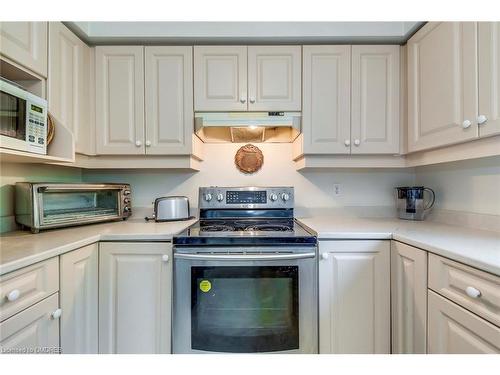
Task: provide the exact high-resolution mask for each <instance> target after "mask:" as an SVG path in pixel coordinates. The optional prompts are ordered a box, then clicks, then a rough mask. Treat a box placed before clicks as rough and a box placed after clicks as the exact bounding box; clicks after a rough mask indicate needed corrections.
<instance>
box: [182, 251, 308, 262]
mask: <svg viewBox="0 0 500 375" xmlns="http://www.w3.org/2000/svg"><path fill="white" fill-rule="evenodd" d="M315 256H316V253H315V252H308V253H300V254H269V255H266V254H248V255H246V254H179V253H177V254H174V258H176V259H187V260H233V261H235V260H294V259H308V258H314V257H315Z"/></svg>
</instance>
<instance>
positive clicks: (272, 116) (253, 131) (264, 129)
mask: <svg viewBox="0 0 500 375" xmlns="http://www.w3.org/2000/svg"><path fill="white" fill-rule="evenodd" d="M300 117H301V113H300V112H196V113H195V120H194V124H195V132H196V135H197V136H198V137H199V138H200V139H201V140H202V141H203V142H205V143H227V142H233V143H261V142H269V143H273V142H274V143H289V142H292V141H293V140H294V139H295V138H297V136H298V135H299V134H300Z"/></svg>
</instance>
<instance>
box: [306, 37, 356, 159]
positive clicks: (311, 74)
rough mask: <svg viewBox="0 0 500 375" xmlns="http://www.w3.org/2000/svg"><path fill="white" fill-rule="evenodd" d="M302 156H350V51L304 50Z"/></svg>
mask: <svg viewBox="0 0 500 375" xmlns="http://www.w3.org/2000/svg"><path fill="white" fill-rule="evenodd" d="M303 70H304V71H303V81H304V82H303V111H302V133H303V137H304V138H303V139H304V153H316V154H349V153H350V137H351V134H350V102H351V101H350V98H351V47H350V46H304V47H303Z"/></svg>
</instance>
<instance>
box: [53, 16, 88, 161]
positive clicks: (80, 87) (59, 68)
mask: <svg viewBox="0 0 500 375" xmlns="http://www.w3.org/2000/svg"><path fill="white" fill-rule="evenodd" d="M90 67H91V64H90V47H89V46H87V45H86V44H85V43H84V42H82V41H81V40H80V39H79V38H78V37H77V36H76V35H75V34H73V33H72V32H71V31H70V30H69V29H68V28H67V27H66V26H64V25H63V24H62V23H61V22H50V23H49V77H48V103H49V111H50V113H51V114H52V115H53V116H54V117H55V118H56V119H57V120H59V121H60V122H61V123H62V124H63V125H64V126H65V127H67V128H68V129H69V130H71V131H72V133H73V136H74V139H75V148H76V152H79V153H88V149H89V147H90V143H92V142H93V140H91V139H90V137H89V135H90V127H91V126H93V119H92V116H90V92H89V89H90Z"/></svg>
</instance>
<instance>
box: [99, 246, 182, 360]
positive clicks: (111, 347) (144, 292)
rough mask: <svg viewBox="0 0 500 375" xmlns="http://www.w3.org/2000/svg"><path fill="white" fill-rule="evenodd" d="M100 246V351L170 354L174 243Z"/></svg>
mask: <svg viewBox="0 0 500 375" xmlns="http://www.w3.org/2000/svg"><path fill="white" fill-rule="evenodd" d="M99 246H100V247H99V352H100V353H149V354H151V353H170V351H171V304H172V244H171V243H165V242H151V243H141V242H128V243H127V242H102V243H100V245H99Z"/></svg>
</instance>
